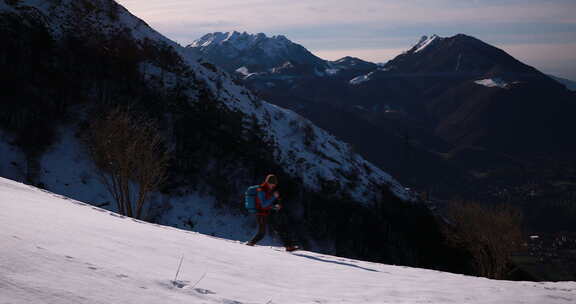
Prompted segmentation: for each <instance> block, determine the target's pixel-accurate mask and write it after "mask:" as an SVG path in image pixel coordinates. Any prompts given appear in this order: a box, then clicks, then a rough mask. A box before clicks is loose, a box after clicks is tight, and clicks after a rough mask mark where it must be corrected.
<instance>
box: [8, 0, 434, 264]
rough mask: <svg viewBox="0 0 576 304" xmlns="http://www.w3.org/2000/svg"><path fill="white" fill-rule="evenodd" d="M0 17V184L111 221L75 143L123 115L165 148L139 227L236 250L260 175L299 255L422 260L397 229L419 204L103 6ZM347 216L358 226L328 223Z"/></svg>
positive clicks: (37, 4)
mask: <svg viewBox="0 0 576 304" xmlns="http://www.w3.org/2000/svg"><path fill="white" fill-rule="evenodd" d="M8 3H10V4H8ZM0 14H1V15H2V18H1V19H0V40H1V41H2V43H3V47H2V48H0V58H4V59H5V58H10V60H2V61H0V62H2V68H3V71H5V73H2V76H1V77H2V79H1V80H2V81H0V86H1V87H0V89H1V90H2V91H3V92H6V93H7V94H6V96H7V98H5V99H3V108H4V110H5V111H3V113H5V114H6V115H2V116H1V117H0V132H1V133H0V136H1V140H0V151H2V153H1V158H2V159H1V162H0V174H1V175H2V176H4V177H9V178H11V179H14V180H19V181H26V182H28V183H31V184H36V185H40V186H42V187H44V188H47V189H48V190H51V191H55V192H58V193H60V194H64V195H68V196H71V197H73V198H75V199H81V200H83V201H87V202H90V203H92V204H95V205H101V206H105V207H106V208H108V209H111V210H114V208H115V207H114V202H113V201H112V199H111V197H110V195H109V194H107V192H106V191H105V187H104V186H103V185H102V184H101V183H100V182H99V180H98V179H97V177H96V175H95V174H94V165H93V164H92V163H91V162H90V161H89V159H88V157H87V152H86V148H85V146H84V144H83V141H82V138H83V135H84V134H85V130H86V126H87V125H88V123H89V121H90V119H92V118H93V117H94V116H97V115H98V114H102V112H103V111H106V109H108V108H110V107H111V106H114V105H118V104H120V105H131V106H132V107H133V108H135V109H136V110H138V111H140V112H142V113H145V114H146V115H148V116H151V117H152V118H154V119H156V120H157V121H158V122H159V125H160V126H161V131H162V132H163V134H165V136H166V137H167V138H168V143H169V145H170V147H171V149H172V150H173V157H172V163H171V168H170V169H171V172H170V179H169V182H168V184H167V185H165V187H164V189H162V192H158V193H155V194H154V195H153V197H152V199H151V202H150V205H149V207H150V208H149V210H148V215H149V219H150V220H153V221H156V222H159V223H162V224H169V225H172V226H177V227H182V228H187V229H193V230H196V231H201V232H203V233H206V234H212V235H216V236H221V237H228V238H231V239H240V240H246V238H247V237H249V235H250V234H252V233H253V229H254V226H253V223H252V219H251V218H249V217H247V216H246V215H244V214H242V212H241V208H242V207H241V203H240V201H241V197H242V193H243V192H244V191H245V189H246V187H247V186H249V185H253V184H255V183H259V182H261V180H262V179H263V177H264V176H265V175H266V174H268V173H270V172H273V173H276V174H277V175H278V176H279V177H280V180H281V183H282V185H283V188H282V193H283V196H284V203H285V204H286V206H287V207H286V210H289V211H288V212H289V216H290V217H292V218H295V219H297V220H298V221H299V222H301V223H303V224H302V225H301V226H299V227H298V229H297V230H298V231H296V232H297V234H298V238H299V240H300V241H301V242H302V243H303V244H305V245H307V246H308V248H312V249H315V250H323V251H325V252H332V253H338V254H340V255H349V256H358V257H363V258H370V259H375V260H377V259H380V260H381V259H387V258H389V259H391V260H394V261H395V262H396V263H415V264H420V262H419V261H422V259H421V258H422V257H421V256H420V255H419V254H417V253H413V254H410V255H403V254H401V253H400V252H396V251H397V250H401V251H402V250H408V251H411V252H412V251H415V252H423V251H422V250H420V249H417V248H419V246H423V244H424V242H421V243H420V241H419V240H416V239H410V240H408V239H407V238H408V237H407V236H406V235H404V233H408V232H406V231H407V229H408V228H407V227H408V226H409V225H410V223H411V221H413V220H416V219H418V218H419V216H427V215H426V214H427V213H426V212H425V211H423V207H421V206H417V205H414V206H413V207H406V206H412V203H411V202H413V201H414V195H413V194H412V193H411V192H410V191H407V190H406V189H405V188H404V187H403V186H402V185H401V184H400V183H399V182H398V181H396V180H395V179H394V178H392V177H391V176H390V175H389V174H387V173H386V172H384V171H382V170H381V169H380V168H378V167H376V166H374V165H373V164H371V163H369V162H368V161H366V160H365V159H364V158H362V157H361V156H360V155H358V154H357V153H355V152H354V151H353V149H352V147H351V146H350V145H348V144H346V143H344V142H342V141H340V140H338V139H337V138H335V137H334V136H333V135H331V134H329V133H328V132H326V131H325V130H323V129H321V128H319V127H317V126H315V125H314V124H313V123H311V122H310V121H309V120H307V119H306V118H304V117H302V116H300V115H298V114H296V113H294V112H292V111H290V110H286V109H283V108H280V107H277V106H274V105H272V104H269V103H267V102H265V101H263V100H261V99H259V98H257V97H256V96H255V95H254V94H252V93H251V92H250V91H249V90H248V89H246V88H245V87H243V86H241V85H237V84H235V82H234V81H233V79H232V77H230V75H229V74H228V73H226V72H225V71H223V70H222V69H220V68H218V67H215V66H214V65H213V64H211V63H208V62H206V61H204V60H202V59H199V58H198V57H196V56H194V55H193V54H190V52H189V50H188V49H185V48H183V47H180V46H179V45H177V44H176V43H174V42H173V41H171V40H169V39H167V38H166V37H164V36H162V35H160V34H159V33H158V32H156V31H155V30H154V29H152V28H150V27H149V26H148V25H147V24H146V23H145V22H143V21H142V20H140V19H138V18H137V17H135V16H133V15H131V14H130V13H129V12H128V11H127V10H126V9H124V8H123V7H122V6H120V5H118V4H117V3H116V2H114V1H111V0H61V1H35V0H23V1H16V2H14V1H12V2H0ZM15 33H17V34H15ZM279 40H282V39H281V38H280V39H279ZM30 75H34V76H33V77H31V76H30ZM400 205H401V206H404V207H406V208H408V209H403V210H411V209H410V208H415V209H416V210H417V211H418V212H419V213H417V214H418V215H416V213H411V212H406V213H402V214H400V213H398V212H396V211H395V210H396V209H394V208H395V206H400ZM335 206H336V207H335ZM350 214H355V217H357V218H360V220H359V221H357V222H356V224H354V225H345V226H342V225H341V223H342V221H348V217H349V216H350ZM399 218H402V219H405V220H403V221H398V222H397V224H394V225H395V227H397V230H396V231H394V232H390V233H387V235H388V236H390V237H391V238H394V240H393V241H390V242H386V239H387V237H385V238H382V237H381V236H380V234H379V233H374V231H381V230H382V229H385V228H383V227H385V226H382V225H388V224H389V223H388V221H391V220H392V219H394V221H396V220H397V219H399ZM386 223H388V224H386ZM423 223H424V222H423V221H421V222H420V223H419V224H418V225H423V227H424V226H425V227H427V229H426V231H427V232H432V231H436V230H435V229H436V228H437V227H436V226H434V225H435V224H433V223H432V222H426V224H423ZM428 225H431V226H428ZM238 227H240V228H238ZM386 227H387V226H386ZM386 229H387V228H386ZM360 231H372V232H373V233H369V234H364V233H360ZM356 233H360V234H356ZM351 234H356V237H355V239H356V241H355V243H354V244H352V245H351V244H350V243H348V239H349V236H350V235H351ZM417 237H418V236H416V238H417ZM428 239H429V238H428ZM422 240H424V237H422ZM427 241H428V240H427ZM268 242H274V240H272V239H271V238H269V239H268ZM381 242H384V243H385V244H384V245H381ZM426 244H427V243H426ZM438 244H440V242H438ZM426 246H428V245H426ZM439 246H441V245H439ZM372 247H374V248H375V250H368V249H367V248H372ZM361 252H362V253H361ZM394 252H396V253H394ZM364 253H369V254H370V256H369V257H367V256H363V254H364ZM426 263H431V262H426ZM429 265H432V264H429Z"/></svg>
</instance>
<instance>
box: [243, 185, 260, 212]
mask: <svg viewBox="0 0 576 304" xmlns="http://www.w3.org/2000/svg"><path fill="white" fill-rule="evenodd" d="M258 188H260V185H256V186H250V187H248V189H246V193H245V194H244V207H245V208H246V210H248V212H250V213H256V211H257V210H256V195H258Z"/></svg>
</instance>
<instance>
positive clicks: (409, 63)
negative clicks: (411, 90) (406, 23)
mask: <svg viewBox="0 0 576 304" xmlns="http://www.w3.org/2000/svg"><path fill="white" fill-rule="evenodd" d="M385 67H386V68H387V69H388V70H391V71H402V72H410V73H467V74H470V75H476V74H478V75H484V74H490V75H488V76H497V75H496V74H511V73H516V74H518V73H520V74H533V73H535V72H536V70H535V69H534V68H531V67H529V66H527V65H525V64H523V63H521V62H520V61H518V60H516V59H515V58H513V57H512V56H510V55H509V54H507V53H506V52H504V51H503V50H501V49H499V48H497V47H495V46H492V45H490V44H488V43H485V42H483V41H481V40H479V39H477V38H475V37H472V36H468V35H465V34H457V35H454V36H452V37H440V36H438V35H432V36H430V37H428V36H422V38H420V40H419V42H418V43H417V44H416V45H414V46H413V47H412V48H410V49H409V50H408V51H406V52H404V53H402V54H401V55H399V56H397V57H396V58H394V59H393V60H391V61H389V62H388V63H387V64H386V65H385Z"/></svg>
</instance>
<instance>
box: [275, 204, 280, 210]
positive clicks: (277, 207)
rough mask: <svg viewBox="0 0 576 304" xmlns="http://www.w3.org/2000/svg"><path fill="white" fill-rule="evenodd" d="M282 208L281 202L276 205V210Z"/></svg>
mask: <svg viewBox="0 0 576 304" xmlns="http://www.w3.org/2000/svg"><path fill="white" fill-rule="evenodd" d="M280 209H282V205H280V204H276V205H274V210H276V211H279V210H280Z"/></svg>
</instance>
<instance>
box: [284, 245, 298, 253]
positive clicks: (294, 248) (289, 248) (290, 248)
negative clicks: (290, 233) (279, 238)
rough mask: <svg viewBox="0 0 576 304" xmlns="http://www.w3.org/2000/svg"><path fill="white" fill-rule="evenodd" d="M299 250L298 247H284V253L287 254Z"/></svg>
mask: <svg viewBox="0 0 576 304" xmlns="http://www.w3.org/2000/svg"><path fill="white" fill-rule="evenodd" d="M299 249H300V247H298V246H288V247H286V251H288V252H292V251H296V250H299Z"/></svg>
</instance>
